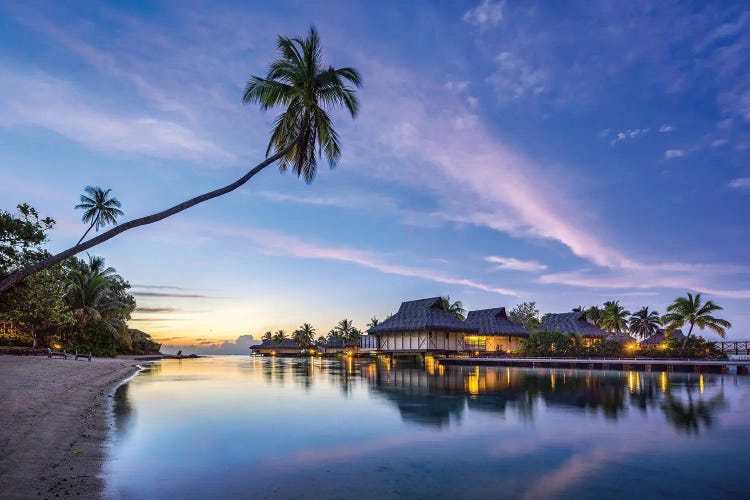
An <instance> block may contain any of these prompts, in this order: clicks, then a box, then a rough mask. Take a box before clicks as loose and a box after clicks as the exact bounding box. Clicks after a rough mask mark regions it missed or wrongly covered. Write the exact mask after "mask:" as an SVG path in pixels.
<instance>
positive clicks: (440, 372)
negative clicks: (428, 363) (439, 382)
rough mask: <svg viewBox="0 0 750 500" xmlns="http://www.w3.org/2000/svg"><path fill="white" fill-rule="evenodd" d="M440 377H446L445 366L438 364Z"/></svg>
mask: <svg viewBox="0 0 750 500" xmlns="http://www.w3.org/2000/svg"><path fill="white" fill-rule="evenodd" d="M437 368H438V375H440V376H441V377H442V376H443V375H445V365H441V364H438V367H437Z"/></svg>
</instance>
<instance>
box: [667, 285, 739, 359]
mask: <svg viewBox="0 0 750 500" xmlns="http://www.w3.org/2000/svg"><path fill="white" fill-rule="evenodd" d="M722 310H724V308H723V307H721V306H719V305H716V304H714V302H713V301H711V300H707V301H706V302H705V304H704V303H703V299H702V298H701V294H699V293H696V294H695V296H693V294H691V293H688V294H687V297H677V298H676V299H675V300H674V302H673V303H672V304H671V305H670V306H668V307H667V313H666V314H665V315H664V316H663V317H662V319H661V321H662V324H664V325H666V330H667V333H671V332H673V331H674V330H676V329H678V328H681V327H683V326H684V325H685V324H689V325H690V329H689V330H688V333H687V335H686V336H685V340H683V341H682V347H681V348H680V356H682V353H683V352H684V351H685V346H686V345H687V342H688V339H689V338H690V335H691V334H692V333H693V327H695V326H697V327H698V328H699V329H701V330H703V329H704V328H708V329H709V330H713V331H714V332H716V334H717V335H718V336H719V337H721V338H724V337H725V336H726V334H727V330H726V329H727V328H731V327H732V324H731V323H730V322H729V321H727V320H725V319H721V318H715V317H714V316H712V313H713V312H715V311H722Z"/></svg>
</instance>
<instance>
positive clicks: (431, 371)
mask: <svg viewBox="0 0 750 500" xmlns="http://www.w3.org/2000/svg"><path fill="white" fill-rule="evenodd" d="M424 367H425V370H427V375H435V358H433V357H432V356H425V357H424Z"/></svg>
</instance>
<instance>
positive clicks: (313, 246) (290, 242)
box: [185, 225, 520, 296]
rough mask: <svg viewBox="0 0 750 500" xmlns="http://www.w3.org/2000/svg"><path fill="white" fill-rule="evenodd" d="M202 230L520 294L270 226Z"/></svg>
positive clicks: (284, 252)
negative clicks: (318, 240) (326, 243)
mask: <svg viewBox="0 0 750 500" xmlns="http://www.w3.org/2000/svg"><path fill="white" fill-rule="evenodd" d="M185 227H187V226H185ZM200 230H201V231H205V232H207V233H210V234H218V235H221V236H222V237H226V238H242V239H245V240H248V241H250V242H252V244H253V248H254V249H256V250H259V251H262V252H265V253H267V254H270V255H278V256H288V257H296V258H300V259H320V260H332V261H337V262H345V263H349V264H354V265H358V266H361V267H366V268H368V269H374V270H376V271H380V272H382V273H385V274H393V275H397V276H405V277H409V278H417V279H422V280H427V281H432V282H435V283H443V284H446V285H456V286H463V287H467V288H474V289H477V290H482V291H485V292H490V293H497V294H501V295H511V296H519V295H520V292H518V291H516V290H511V289H508V288H501V287H496V286H493V285H490V284H487V283H483V282H480V281H476V280H473V279H468V278H460V277H455V276H451V275H448V274H445V273H443V272H441V271H438V270H435V269H430V268H426V267H412V266H405V265H401V264H394V263H390V262H388V261H387V260H386V258H385V256H384V255H382V254H378V253H376V252H371V251H366V250H360V249H356V248H349V247H331V246H325V245H322V244H319V243H314V242H311V241H305V240H303V239H300V238H297V237H295V236H291V235H288V234H284V233H280V232H276V231H270V230H267V229H259V228H247V227H227V226H218V225H201V226H200Z"/></svg>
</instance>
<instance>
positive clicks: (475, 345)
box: [464, 335, 487, 351]
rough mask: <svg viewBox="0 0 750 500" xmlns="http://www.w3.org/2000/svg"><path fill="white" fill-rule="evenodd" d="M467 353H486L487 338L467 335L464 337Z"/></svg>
mask: <svg viewBox="0 0 750 500" xmlns="http://www.w3.org/2000/svg"><path fill="white" fill-rule="evenodd" d="M464 343H465V346H466V350H467V351H486V350H487V337H486V336H484V335H467V336H466V337H464Z"/></svg>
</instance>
